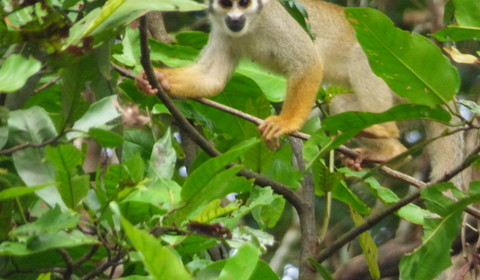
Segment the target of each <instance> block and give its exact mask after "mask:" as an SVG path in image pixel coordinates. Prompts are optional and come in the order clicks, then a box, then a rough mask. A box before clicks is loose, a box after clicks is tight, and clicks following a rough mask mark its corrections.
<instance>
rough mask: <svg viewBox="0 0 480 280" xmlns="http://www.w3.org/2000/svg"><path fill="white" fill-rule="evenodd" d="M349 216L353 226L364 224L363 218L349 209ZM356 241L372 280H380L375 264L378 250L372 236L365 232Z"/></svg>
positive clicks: (376, 264)
mask: <svg viewBox="0 0 480 280" xmlns="http://www.w3.org/2000/svg"><path fill="white" fill-rule="evenodd" d="M350 215H351V216H352V219H353V222H354V224H355V226H359V225H361V224H363V223H364V222H365V220H364V219H363V217H362V216H361V215H360V214H358V213H357V212H355V210H353V209H352V208H350ZM358 241H359V243H360V247H361V248H362V252H363V255H364V256H365V260H366V261H367V265H368V270H369V271H370V275H371V276H372V279H380V269H379V268H378V263H377V261H378V248H377V245H375V242H374V241H373V238H372V236H371V235H370V233H369V232H368V231H365V232H364V233H362V234H360V235H359V236H358Z"/></svg>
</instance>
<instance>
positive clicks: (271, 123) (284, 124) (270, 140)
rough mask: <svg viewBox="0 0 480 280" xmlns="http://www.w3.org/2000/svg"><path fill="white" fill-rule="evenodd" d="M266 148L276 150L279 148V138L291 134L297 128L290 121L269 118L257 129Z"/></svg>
mask: <svg viewBox="0 0 480 280" xmlns="http://www.w3.org/2000/svg"><path fill="white" fill-rule="evenodd" d="M258 129H259V130H260V133H261V134H262V138H263V140H264V141H265V144H266V145H267V147H268V148H269V149H271V150H276V149H278V148H279V147H280V141H279V139H280V136H282V135H284V134H288V133H291V132H293V131H295V130H297V129H298V128H297V127H296V126H293V125H292V121H291V120H285V119H283V118H282V117H281V116H270V117H268V118H267V119H266V120H265V121H264V122H263V123H261V124H260V126H259V127H258Z"/></svg>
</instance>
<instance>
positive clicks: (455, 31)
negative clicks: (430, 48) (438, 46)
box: [433, 25, 480, 42]
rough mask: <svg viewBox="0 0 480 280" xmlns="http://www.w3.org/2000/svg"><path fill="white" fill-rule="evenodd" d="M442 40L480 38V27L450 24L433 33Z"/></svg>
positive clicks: (455, 40)
mask: <svg viewBox="0 0 480 280" xmlns="http://www.w3.org/2000/svg"><path fill="white" fill-rule="evenodd" d="M433 36H434V37H435V39H437V40H439V41H441V42H451V41H454V42H458V41H465V40H474V39H475V38H480V28H478V27H477V28H475V27H463V26H454V25H450V26H448V27H447V28H444V29H442V30H440V31H437V32H435V33H434V34H433Z"/></svg>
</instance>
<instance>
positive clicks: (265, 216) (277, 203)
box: [249, 188, 285, 229]
mask: <svg viewBox="0 0 480 280" xmlns="http://www.w3.org/2000/svg"><path fill="white" fill-rule="evenodd" d="M249 200H251V201H253V203H254V204H255V203H257V205H258V206H257V207H255V208H253V210H252V215H253V217H254V218H255V220H256V221H257V223H258V225H259V227H260V228H262V229H264V228H272V227H274V226H275V225H276V224H277V222H278V220H279V219H280V217H281V216H282V213H283V208H284V207H285V199H284V198H283V197H282V196H281V195H278V194H274V193H273V192H272V191H271V189H267V190H265V191H259V189H257V188H255V189H252V191H251V192H250V198H249ZM257 200H259V201H261V200H264V201H265V200H270V203H268V204H267V203H258V202H257Z"/></svg>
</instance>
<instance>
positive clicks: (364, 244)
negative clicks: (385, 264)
mask: <svg viewBox="0 0 480 280" xmlns="http://www.w3.org/2000/svg"><path fill="white" fill-rule="evenodd" d="M350 215H351V216H352V219H353V222H354V223H355V226H359V225H361V224H363V223H364V222H365V220H364V219H363V217H362V216H361V215H360V214H358V213H357V212H356V211H355V210H353V209H352V208H350ZM358 241H359V243H360V247H361V248H362V252H363V255H364V256H365V260H366V261H367V265H368V270H369V271H370V275H371V276H372V278H373V279H380V269H379V268H378V263H377V261H378V248H377V245H375V242H374V241H373V238H372V236H371V235H370V233H369V232H368V231H365V232H364V233H362V234H360V236H359V237H358ZM412 279H416V278H412Z"/></svg>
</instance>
